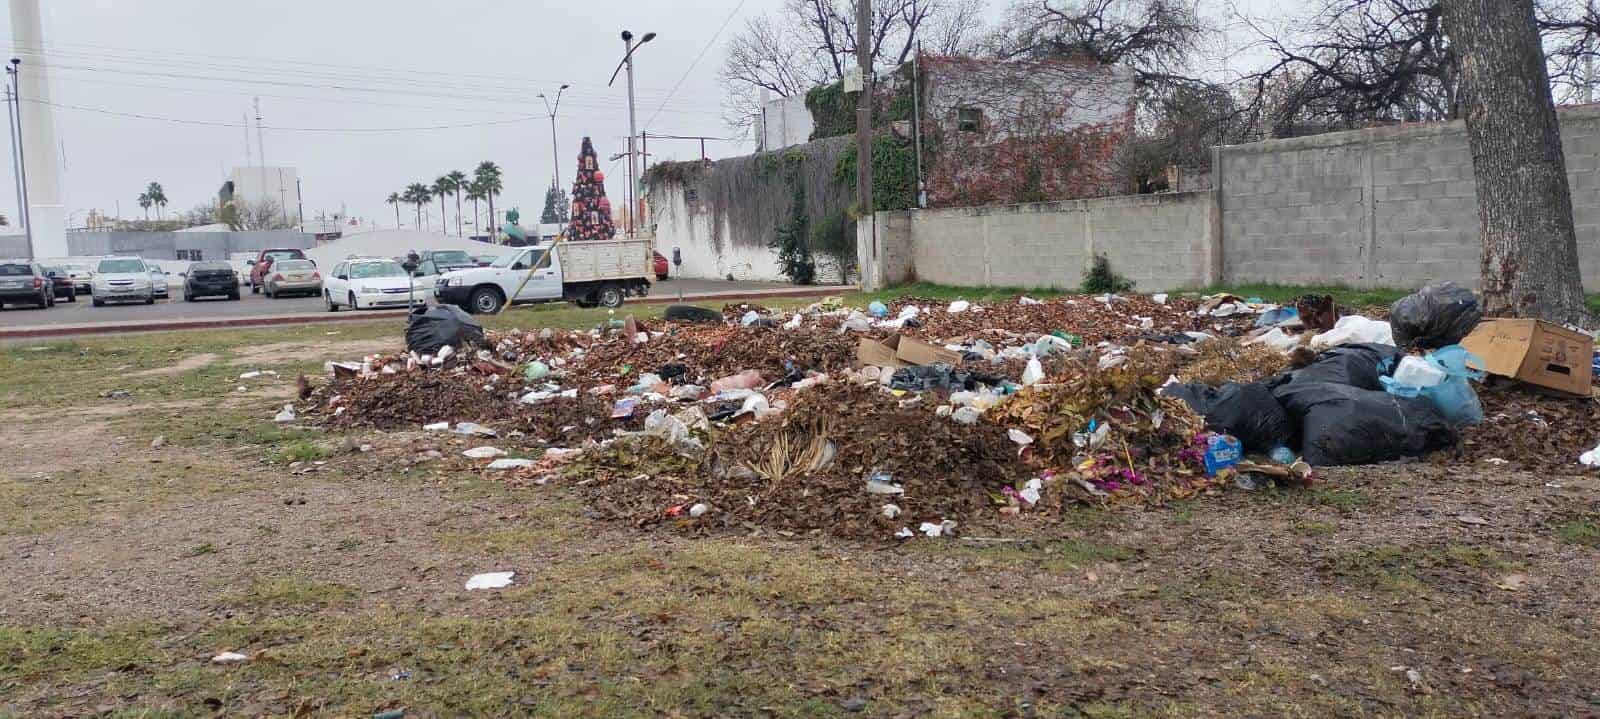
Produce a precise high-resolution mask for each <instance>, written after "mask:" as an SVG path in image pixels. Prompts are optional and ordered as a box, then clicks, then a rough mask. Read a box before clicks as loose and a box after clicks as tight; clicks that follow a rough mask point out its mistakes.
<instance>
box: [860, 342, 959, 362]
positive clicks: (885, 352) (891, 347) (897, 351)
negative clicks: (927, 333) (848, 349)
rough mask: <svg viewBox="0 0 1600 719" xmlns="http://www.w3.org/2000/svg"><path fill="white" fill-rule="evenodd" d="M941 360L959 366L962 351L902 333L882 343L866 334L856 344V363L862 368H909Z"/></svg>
mask: <svg viewBox="0 0 1600 719" xmlns="http://www.w3.org/2000/svg"><path fill="white" fill-rule="evenodd" d="M939 362H943V363H945V364H947V365H951V366H955V365H959V364H961V353H960V352H952V351H950V350H947V349H945V348H943V347H940V346H938V345H932V344H928V343H927V342H923V341H922V340H919V339H917V338H915V337H906V336H904V335H900V334H895V335H891V336H890V337H889V339H887V340H884V341H882V342H879V341H877V340H874V339H870V338H866V337H863V338H861V341H860V343H859V344H857V345H856V365H857V366H859V367H867V366H873V367H907V366H911V365H931V364H935V363H939Z"/></svg>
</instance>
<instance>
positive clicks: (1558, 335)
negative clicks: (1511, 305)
mask: <svg viewBox="0 0 1600 719" xmlns="http://www.w3.org/2000/svg"><path fill="white" fill-rule="evenodd" d="M1461 346H1462V347H1465V348H1466V349H1467V351H1468V352H1471V353H1473V354H1475V355H1477V356H1478V357H1481V358H1482V359H1483V366H1482V367H1481V369H1483V370H1485V371H1487V372H1488V373H1490V374H1495V375H1501V376H1503V377H1512V378H1515V379H1516V380H1518V381H1520V382H1526V383H1528V384H1531V385H1537V386H1539V387H1545V388H1548V389H1553V390H1556V391H1559V392H1566V393H1569V394H1575V395H1582V396H1587V395H1588V394H1589V392H1590V388H1591V386H1592V385H1593V382H1594V366H1593V359H1594V340H1593V339H1591V338H1590V337H1589V336H1588V335H1585V334H1582V333H1579V332H1573V331H1572V330H1569V329H1567V328H1565V327H1561V326H1560V325H1555V324H1551V323H1549V322H1543V321H1540V320H1510V319H1493V320H1484V321H1483V322H1482V323H1480V324H1479V325H1478V328H1477V329H1475V330H1473V331H1472V334H1470V335H1467V337H1466V339H1463V340H1461Z"/></svg>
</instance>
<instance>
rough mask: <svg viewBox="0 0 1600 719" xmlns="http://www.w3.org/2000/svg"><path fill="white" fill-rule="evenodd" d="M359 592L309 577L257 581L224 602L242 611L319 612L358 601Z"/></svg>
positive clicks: (285, 577)
mask: <svg viewBox="0 0 1600 719" xmlns="http://www.w3.org/2000/svg"><path fill="white" fill-rule="evenodd" d="M356 596H357V592H356V590H355V589H353V588H350V587H346V586H343V585H339V584H330V583H327V582H318V581H314V580H311V579H307V578H305V577H299V576H284V577H270V578H265V579H257V580H255V581H253V582H251V583H250V586H249V587H247V588H245V589H244V590H242V591H238V592H233V593H229V594H226V595H224V597H223V602H224V603H225V604H227V605H229V606H232V607H236V608H239V609H257V610H281V609H308V608H309V609H316V608H322V607H329V606H333V605H336V604H343V603H345V602H349V601H351V600H353V599H355V598H356Z"/></svg>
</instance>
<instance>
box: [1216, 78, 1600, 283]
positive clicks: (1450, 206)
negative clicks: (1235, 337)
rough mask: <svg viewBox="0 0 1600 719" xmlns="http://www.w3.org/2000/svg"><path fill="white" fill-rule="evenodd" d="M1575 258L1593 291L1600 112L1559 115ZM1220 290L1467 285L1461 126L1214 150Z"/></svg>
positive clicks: (1469, 191)
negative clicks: (1237, 286)
mask: <svg viewBox="0 0 1600 719" xmlns="http://www.w3.org/2000/svg"><path fill="white" fill-rule="evenodd" d="M1560 119H1561V135H1562V145H1563V149H1564V151H1565V154H1566V160H1567V176H1568V181H1569V182H1570V184H1571V190H1572V200H1573V219H1574V221H1575V223H1576V226H1577V232H1578V253H1579V258H1580V263H1581V265H1582V269H1583V275H1584V283H1585V285H1586V286H1590V287H1595V286H1600V108H1593V107H1578V108H1565V109H1563V110H1561V111H1560ZM1214 164H1215V165H1216V167H1215V171H1214V173H1213V174H1214V177H1215V178H1216V179H1215V180H1214V183H1215V186H1216V191H1217V192H1218V194H1219V205H1220V207H1221V212H1222V227H1223V231H1222V253H1223V268H1224V269H1223V270H1222V272H1223V276H1224V279H1225V280H1226V281H1227V282H1230V283H1246V282H1269V283H1277V284H1300V283H1310V284H1349V285H1354V286H1368V287H1399V288H1409V287H1417V286H1420V285H1423V284H1426V283H1428V282H1432V281H1436V280H1453V281H1456V282H1459V283H1462V284H1465V285H1468V286H1473V287H1476V286H1477V283H1478V273H1479V269H1478V266H1479V241H1478V233H1479V229H1478V210H1477V198H1476V186H1475V181H1474V178H1473V171H1472V153H1471V150H1470V149H1469V147H1468V144H1467V138H1466V130H1465V126H1464V125H1463V124H1462V123H1460V122H1450V123H1436V124H1429V125H1420V126H1410V127H1385V128H1374V129H1368V130H1357V131H1352V132H1340V133H1330V134H1326V135H1318V136H1314V137H1304V138H1295V139H1290V140H1269V141H1266V142H1259V143H1253V144H1250V145H1239V146H1231V147H1224V148H1218V151H1217V153H1216V155H1215V160H1214Z"/></svg>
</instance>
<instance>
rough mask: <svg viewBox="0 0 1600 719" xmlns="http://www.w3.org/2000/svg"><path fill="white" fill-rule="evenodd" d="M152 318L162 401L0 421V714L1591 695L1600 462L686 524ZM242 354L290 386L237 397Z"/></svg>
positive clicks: (85, 402)
mask: <svg viewBox="0 0 1600 719" xmlns="http://www.w3.org/2000/svg"><path fill="white" fill-rule="evenodd" d="M148 341H151V342H155V343H156V345H155V346H154V347H152V349H151V351H150V352H148V353H146V354H144V355H136V357H135V359H133V360H132V364H133V367H131V368H130V370H128V371H129V372H149V371H151V370H154V369H160V368H162V367H168V366H172V365H183V367H184V368H183V369H180V370H173V371H172V372H171V373H170V374H158V375H146V376H147V377H156V378H160V381H163V382H172V383H177V386H180V387H182V388H183V389H182V391H181V392H177V391H176V390H173V391H169V392H166V393H157V392H154V391H153V390H151V389H137V390H135V391H134V394H133V396H132V397H130V398H110V397H100V396H98V394H99V392H94V393H90V392H87V391H85V392H83V393H80V395H79V398H78V399H74V400H73V401H72V403H71V404H69V405H67V406H65V407H61V408H57V409H53V410H52V412H53V413H54V415H55V416H60V417H63V418H67V419H65V420H63V421H64V422H65V423H66V424H65V425H64V426H54V427H39V426H37V425H35V426H31V427H26V428H24V429H19V430H18V431H17V432H16V433H14V434H8V436H7V440H6V441H5V442H0V586H4V587H6V591H5V601H4V602H0V716H18V717H23V716H26V717H35V716H43V717H53V716H214V715H226V716H302V717H303V716H328V717H333V716H371V715H373V714H375V713H378V712H381V711H387V710H393V709H405V710H406V711H405V716H408V717H414V716H425V717H431V716H438V717H445V716H507V715H519V716H520V715H526V716H884V717H900V716H907V717H909V716H951V717H955V716H962V717H965V716H1018V717H1021V716H1084V717H1135V716H1185V717H1212V716H1306V717H1313V716H1315V717H1320V716H1373V717H1391V716H1392V717H1402V716H1404V717H1411V716H1437V717H1460V716H1494V717H1505V716H1538V717H1557V716H1560V717H1569V716H1594V715H1597V714H1600V642H1597V641H1596V639H1597V636H1596V627H1595V617H1597V616H1600V611H1597V610H1600V585H1596V583H1595V582H1593V581H1591V575H1592V573H1593V571H1594V567H1595V566H1596V560H1597V559H1600V491H1597V490H1600V479H1597V477H1596V476H1595V475H1592V474H1591V475H1585V474H1582V473H1577V472H1573V473H1568V474H1565V475H1546V476H1535V475H1530V474H1518V473H1506V472H1503V471H1500V470H1499V469H1498V468H1496V467H1494V466H1493V465H1487V464H1486V465H1480V466H1436V465H1432V464H1427V463H1412V464H1400V465H1389V466H1381V467H1371V468H1365V469H1360V470H1335V471H1332V472H1330V473H1329V475H1328V477H1327V479H1326V480H1325V481H1324V482H1323V483H1322V484H1320V485H1319V486H1318V487H1316V488H1314V489H1311V490H1292V491H1291V490H1262V491H1256V492H1247V491H1243V490H1230V491H1226V492H1223V493H1220V494H1217V495H1214V496H1206V497H1201V498H1199V499H1196V500H1193V501H1187V502H1183V503H1180V504H1176V505H1173V506H1168V507H1163V508H1153V509H1122V510H1101V509H1090V508H1085V509H1082V510H1079V511H1075V512H1073V513H1071V514H1069V516H1067V517H1066V518H1065V519H1062V520H1052V521H1050V522H1048V523H1045V522H1038V521H1036V520H1033V519H1030V518H1027V517H1023V518H1020V519H1017V520H1015V522H1016V523H1015V525H1013V526H1010V527H1008V528H1007V529H1008V531H1007V532H1006V533H1005V535H1004V538H1005V539H1006V540H1007V541H981V540H982V538H967V539H958V540H929V539H925V538H924V539H918V540H912V541H909V542H905V543H858V542H846V541H840V540H831V539H826V538H822V537H799V538H783V537H779V536H775V535H770V534H767V535H762V534H755V535H750V536H718V537H711V538H703V537H689V536H685V535H681V534H678V533H676V532H674V531H673V530H672V529H670V528H662V529H653V530H641V529H636V528H633V527H630V526H625V525H619V524H617V523H612V522H606V521H601V520H598V519H593V518H591V517H592V516H597V513H595V512H593V511H592V510H590V508H586V507H585V506H583V505H582V503H581V502H579V501H578V499H577V496H578V495H576V494H573V493H571V491H570V490H569V489H566V488H563V487H559V486H556V485H549V486H538V485H528V486H509V485H508V484H507V483H505V482H503V481H501V480H500V479H499V478H497V477H495V476H492V475H490V474H489V473H487V472H485V471H483V470H479V469H475V468H473V467H472V466H471V465H469V463H467V462H466V461H465V460H463V459H462V458H461V457H460V453H461V451H462V450H464V449H466V448H468V447H472V446H477V445H479V444H484V442H480V441H469V440H466V439H461V438H453V437H452V438H440V437H438V436H427V435H422V434H419V433H413V432H396V433H382V432H363V433H359V434H355V435H350V436H344V435H329V434H326V433H322V432H317V431H310V430H305V429H297V428H293V427H282V426H275V425H273V423H272V422H271V421H270V417H271V414H272V412H273V411H274V408H275V406H276V405H278V404H281V402H282V399H283V398H284V397H286V396H288V395H289V393H291V392H292V391H293V374H292V372H293V371H294V370H295V368H297V367H303V366H307V365H308V364H313V363H315V364H320V362H321V361H322V360H323V359H332V358H350V357H352V356H355V357H359V356H360V355H361V354H364V353H366V352H370V351H374V350H375V349H380V348H381V347H379V346H378V344H380V343H379V342H378V340H375V339H363V338H353V339H349V340H348V341H341V340H340V338H335V337H328V338H325V341H322V342H318V341H317V339H316V338H314V337H311V336H310V335H307V337H306V338H304V339H303V340H302V341H301V342H300V346H301V347H302V349H301V350H296V351H295V352H294V353H293V354H294V356H293V357H292V358H291V357H288V356H286V355H285V354H284V352H283V351H282V349H281V348H279V349H275V350H274V351H273V352H271V353H267V352H265V351H263V350H261V349H258V350H246V351H242V352H241V351H236V350H233V349H228V348H227V346H226V345H225V344H223V345H222V346H217V347H201V348H199V349H197V350H196V352H195V353H196V354H206V353H209V354H212V355H215V357H214V358H211V359H208V360H207V361H206V362H204V363H201V362H200V361H199V360H197V359H194V358H193V357H191V356H190V353H189V352H188V351H185V352H182V353H179V354H176V355H174V354H172V353H170V352H168V351H167V349H166V347H167V345H165V344H162V340H159V339H156V340H148ZM230 341H232V342H237V340H230ZM219 343H221V341H220V340H219ZM243 346H250V344H249V343H248V342H246V343H244V345H243ZM319 346H320V348H321V349H320V350H319V351H312V350H313V349H315V348H317V347H319ZM385 346H387V345H385ZM305 348H310V349H305ZM80 350H81V354H80V355H78V356H79V357H80V358H81V360H82V361H83V362H86V363H93V362H104V363H106V364H107V366H121V364H122V363H127V362H129V361H130V360H129V358H128V357H126V356H124V355H116V356H109V357H101V356H99V355H98V354H97V350H96V349H95V348H94V347H93V346H90V347H88V348H80ZM158 350H159V351H158ZM47 354H48V353H39V354H38V355H32V354H28V353H24V352H21V351H13V352H11V353H10V354H8V355H6V356H5V357H4V358H0V362H3V363H7V364H11V365H12V367H11V368H10V371H14V372H15V373H17V374H10V375H8V374H5V371H4V370H5V368H4V366H3V365H0V376H21V375H20V373H24V372H27V371H29V370H30V369H37V367H33V366H32V364H31V363H42V362H45V361H47V359H48V358H47V357H46V356H45V355H47ZM113 363H116V364H113ZM218 364H221V365H223V366H227V367H229V371H228V372H227V373H225V374H222V373H218V372H217V371H216V370H215V366H216V365H218ZM258 364H259V366H262V367H273V366H276V367H279V368H280V369H279V372H280V376H281V379H278V380H275V381H269V382H264V383H263V384H261V385H259V386H253V387H251V388H250V391H249V392H246V393H239V392H237V390H236V387H235V385H237V384H240V382H239V381H238V380H237V379H236V375H237V373H238V372H240V371H242V370H241V368H240V367H239V366H236V365H250V366H251V367H255V366H258ZM41 366H42V365H41ZM208 373H209V374H208ZM98 381H99V382H101V384H100V385H99V386H98V388H99V390H100V391H105V390H109V389H113V388H115V387H117V386H119V382H120V381H121V378H118V377H107V378H104V379H102V380H98ZM17 402H18V398H17V397H15V396H13V397H12V398H11V404H10V405H9V406H10V407H11V410H10V412H9V413H8V415H7V416H6V417H5V419H6V420H7V421H8V425H9V426H16V422H15V421H14V420H16V419H17V416H18V415H17V414H16V413H17V412H18V411H25V410H26V406H21V407H19V406H17ZM23 424H26V423H23ZM157 437H159V438H161V440H162V441H160V442H155V441H154V440H155V439H156V438H157ZM153 444H154V445H159V446H153ZM363 445H368V448H367V449H368V451H362V450H361V447H362V446H363ZM430 451H434V452H438V453H439V457H438V458H430V455H428V454H427V453H428V452H430ZM501 570H507V571H515V572H516V577H515V580H514V584H513V585H512V586H511V587H509V588H507V589H504V590H497V591H481V592H480V591H473V592H468V591H466V590H465V589H464V583H465V582H466V580H467V578H468V577H470V576H471V575H473V574H475V573H478V572H487V571H501ZM222 651H236V652H239V653H242V654H245V655H246V656H248V657H249V660H248V661H246V662H243V663H241V664H236V665H229V666H222V665H214V664H212V663H211V662H210V659H211V657H212V656H214V655H216V654H217V653H219V652H222Z"/></svg>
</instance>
